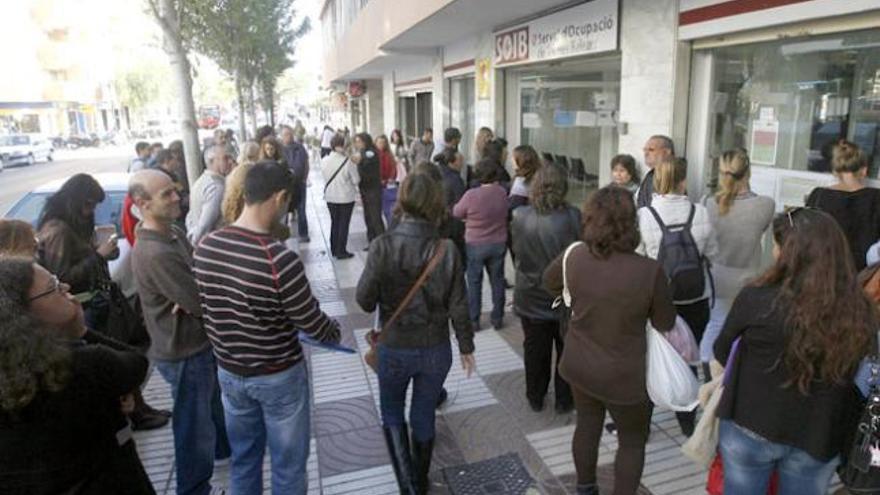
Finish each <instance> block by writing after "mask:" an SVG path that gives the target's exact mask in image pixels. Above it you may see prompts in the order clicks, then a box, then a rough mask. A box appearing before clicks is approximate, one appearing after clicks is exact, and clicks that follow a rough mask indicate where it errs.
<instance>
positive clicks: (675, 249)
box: [648, 205, 707, 301]
mask: <svg viewBox="0 0 880 495" xmlns="http://www.w3.org/2000/svg"><path fill="white" fill-rule="evenodd" d="M648 210H649V211H650V212H651V214H652V215H654V219H655V220H656V221H657V225H659V226H660V230H661V231H663V237H662V239H661V240H660V251H659V252H658V253H657V261H659V262H660V265H662V266H663V270H664V271H665V272H666V277H667V278H668V279H669V287H670V289H671V292H672V300H673V301H693V300H696V299H699V298H701V297H703V293H705V291H706V278H705V274H706V271H707V270H706V264H707V260H706V258H705V257H703V255H701V254H700V250H699V248H697V243H696V242H695V241H694V237H693V236H692V235H691V224H692V223H693V221H694V213H695V212H696V207H695V206H694V205H691V213H690V215H688V219H687V222H685V223H680V224H676V225H668V226H667V225H666V224H665V223H663V220H661V219H660V215H659V214H658V213H657V210H655V209H654V207H653V206H648Z"/></svg>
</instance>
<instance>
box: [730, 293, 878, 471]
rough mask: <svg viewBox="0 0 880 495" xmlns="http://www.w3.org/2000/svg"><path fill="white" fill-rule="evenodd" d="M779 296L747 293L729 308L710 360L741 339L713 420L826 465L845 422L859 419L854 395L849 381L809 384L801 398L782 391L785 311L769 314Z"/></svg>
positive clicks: (845, 430) (785, 376) (846, 426)
mask: <svg viewBox="0 0 880 495" xmlns="http://www.w3.org/2000/svg"><path fill="white" fill-rule="evenodd" d="M778 292H779V290H778V288H777V287H746V288H744V289H743V290H742V291H741V292H740V293H739V295H738V296H737V298H736V299H735V300H734V302H733V307H732V308H731V309H730V313H729V314H728V315H727V320H726V321H725V323H724V328H723V329H722V330H721V335H719V336H718V339H717V340H716V341H715V347H714V350H715V358H716V359H717V360H718V361H719V362H722V363H724V362H726V361H727V357H728V355H729V354H730V349H731V347H732V345H733V342H734V341H735V340H736V338H737V337H742V339H741V341H740V343H739V347H738V348H737V352H736V356H735V357H734V362H733V364H732V366H733V368H732V371H730V381H729V383H727V385H726V387H725V390H724V395H723V396H722V398H721V403H720V404H719V406H718V417H720V418H725V419H731V420H733V421H734V422H735V423H736V424H738V425H740V426H742V427H743V428H746V429H748V430H751V431H753V432H755V433H757V434H758V435H760V436H762V437H764V438H766V439H767V440H770V441H771V442H775V443H780V444H784V445H789V446H791V447H795V448H798V449H801V450H804V451H806V452H807V453H808V454H810V455H812V456H813V457H815V458H817V459H821V460H823V461H828V460H830V459H831V458H833V457H834V456H836V455H837V454H838V453H839V452H840V451H841V448H842V447H843V446H844V445H843V443H844V438H846V437H847V436H848V433H849V429H850V428H851V426H852V424H851V423H850V422H849V419H850V418H852V417H853V414H858V412H857V410H858V407H859V399H858V392H857V389H856V387H855V386H854V385H853V381H852V379H851V378H850V379H848V380H847V381H846V383H844V384H841V385H829V384H826V383H819V382H814V384H813V386H812V388H811V390H810V394H809V395H806V396H805V395H803V394H801V393H800V392H799V391H798V389H797V387H796V386H786V385H785V384H786V382H787V381H788V380H789V379H790V375H789V373H788V372H787V371H786V369H785V367H784V366H782V365H781V364H780V360H781V357H782V354H783V352H784V350H785V345H786V342H787V339H786V337H785V335H786V332H787V329H786V328H785V322H784V320H785V315H786V311H785V308H784V307H776V308H774V301H775V300H776V296H777V294H778ZM865 352H866V353H867V352H868V349H866V350H865Z"/></svg>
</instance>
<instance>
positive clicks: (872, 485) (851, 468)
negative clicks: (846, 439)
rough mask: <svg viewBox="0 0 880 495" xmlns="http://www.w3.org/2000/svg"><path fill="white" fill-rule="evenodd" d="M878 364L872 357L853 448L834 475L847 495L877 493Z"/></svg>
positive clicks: (879, 472)
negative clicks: (838, 478) (865, 396)
mask: <svg viewBox="0 0 880 495" xmlns="http://www.w3.org/2000/svg"><path fill="white" fill-rule="evenodd" d="M878 374H880V363H878V361H877V358H876V357H874V358H872V362H871V377H870V379H869V382H868V383H869V385H870V389H869V392H868V399H867V400H866V401H865V404H864V409H863V411H862V414H861V417H860V418H859V421H858V423H857V424H856V427H855V430H854V432H853V440H852V446H851V447H850V450H849V452H848V453H847V456H846V459H845V462H844V463H843V464H841V466H840V467H839V468H838V471H837V474H838V476H840V481H842V482H843V484H844V486H846V489H847V490H849V493H853V494H880V387H878V384H877V378H878Z"/></svg>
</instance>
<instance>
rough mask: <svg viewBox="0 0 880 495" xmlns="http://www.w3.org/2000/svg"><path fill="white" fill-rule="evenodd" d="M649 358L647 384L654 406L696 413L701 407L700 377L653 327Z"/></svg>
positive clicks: (650, 330)
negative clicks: (698, 379)
mask: <svg viewBox="0 0 880 495" xmlns="http://www.w3.org/2000/svg"><path fill="white" fill-rule="evenodd" d="M647 359H648V366H647V370H648V373H647V376H646V381H645V384H646V385H647V388H648V397H650V398H651V401H652V402H654V404H656V405H658V406H660V407H663V408H666V409H671V410H673V411H692V410H693V409H694V408H695V407H697V404H699V399H698V398H697V395H698V394H699V391H700V384H699V383H698V382H697V378H696V377H695V376H694V374H693V372H691V369H690V368H689V367H688V365H687V363H686V362H685V361H684V359H682V358H681V356H680V355H679V354H678V352H677V351H676V350H675V348H674V347H672V344H670V343H669V341H667V340H666V339H665V338H664V337H663V336H662V335H660V332H658V331H657V330H654V328H652V327H651V326H650V325H648V356H647Z"/></svg>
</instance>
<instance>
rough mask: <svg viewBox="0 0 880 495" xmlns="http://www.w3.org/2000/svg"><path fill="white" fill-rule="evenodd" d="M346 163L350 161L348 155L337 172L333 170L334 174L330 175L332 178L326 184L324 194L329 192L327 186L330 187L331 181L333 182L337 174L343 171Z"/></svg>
mask: <svg viewBox="0 0 880 495" xmlns="http://www.w3.org/2000/svg"><path fill="white" fill-rule="evenodd" d="M346 163H348V157H345V160H342V165H340V166H339V168H337V169H336V172H333V175H331V176H330V180H328V181H327V183H326V184H324V194H327V188H328V187H330V183H331V182H333V179H335V178H336V176H337V175H339V172H342V169H343V168H344V167H345V164H346Z"/></svg>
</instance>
